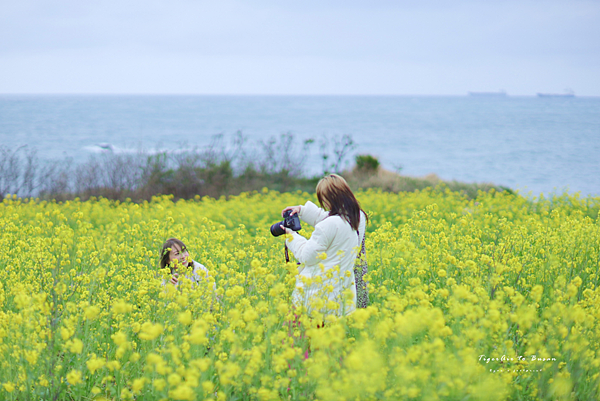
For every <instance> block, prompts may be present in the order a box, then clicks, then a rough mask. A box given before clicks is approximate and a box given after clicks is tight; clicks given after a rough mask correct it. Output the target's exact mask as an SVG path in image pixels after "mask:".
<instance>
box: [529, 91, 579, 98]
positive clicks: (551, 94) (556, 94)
mask: <svg viewBox="0 0 600 401" xmlns="http://www.w3.org/2000/svg"><path fill="white" fill-rule="evenodd" d="M537 95H538V97H575V92H573V90H572V89H566V90H565V93H539V92H538V94H537Z"/></svg>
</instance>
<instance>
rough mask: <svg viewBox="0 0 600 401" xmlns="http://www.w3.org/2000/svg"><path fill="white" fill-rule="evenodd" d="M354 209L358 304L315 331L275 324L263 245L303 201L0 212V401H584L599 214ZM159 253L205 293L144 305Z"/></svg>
mask: <svg viewBox="0 0 600 401" xmlns="http://www.w3.org/2000/svg"><path fill="white" fill-rule="evenodd" d="M357 198H358V199H359V201H360V202H361V203H362V206H363V208H364V209H365V210H366V211H367V212H368V213H369V215H370V219H371V222H370V224H369V226H368V233H367V242H366V245H367V257H368V263H369V274H368V277H367V279H368V282H369V291H370V299H371V304H370V306H369V307H368V308H366V309H359V310H357V311H356V312H355V313H353V314H352V315H350V316H348V317H345V318H325V321H324V326H322V323H323V320H320V319H318V318H313V319H310V318H308V317H307V316H306V315H305V314H304V313H303V312H302V311H301V310H294V309H292V307H291V304H290V295H291V292H292V290H293V286H294V283H295V279H294V275H295V271H296V269H297V267H296V265H295V263H288V264H286V263H285V260H284V256H283V238H282V237H279V238H274V237H272V236H271V235H270V233H269V227H270V225H271V224H272V223H274V222H276V221H278V220H281V218H280V215H279V213H280V211H281V209H282V208H283V207H285V206H288V205H296V204H304V203H305V201H306V200H313V201H316V199H314V196H313V195H309V194H302V193H277V192H270V191H267V190H266V189H265V190H263V191H262V193H260V192H259V193H256V192H255V193H244V194H241V195H239V196H236V197H231V198H230V199H228V200H225V199H224V198H223V199H220V200H215V199H210V198H204V199H196V200H191V201H178V202H173V201H172V200H171V198H169V197H161V198H155V199H154V200H153V201H152V202H147V203H142V204H135V203H130V202H126V203H118V202H111V201H107V200H103V199H100V200H90V201H86V202H79V201H70V202H64V203H56V202H45V201H37V200H32V199H17V198H16V197H7V198H6V199H4V201H3V202H2V203H1V204H0V230H1V237H0V249H2V251H1V252H0V305H1V307H2V308H1V311H0V361H1V362H0V363H1V364H2V366H1V369H0V399H3V400H92V399H95V400H118V399H125V400H127V399H137V400H202V399H215V400H249V399H258V400H277V399H284V400H288V399H292V400H297V399H298V400H301V399H307V400H373V399H411V400H412V399H414V400H467V399H469V400H534V399H548V400H557V399H565V400H591V399H598V398H599V397H600V325H599V324H598V322H599V319H600V292H599V289H598V283H599V276H598V274H599V272H598V268H599V260H600V221H599V219H598V209H599V205H600V199H598V198H595V199H594V198H586V199H580V198H579V197H578V196H576V195H575V196H569V195H562V196H554V197H553V198H550V199H544V198H538V199H534V200H528V199H526V198H524V197H522V196H519V195H510V194H505V193H496V192H493V191H492V192H489V193H480V194H479V196H478V197H477V199H475V200H467V199H466V198H464V197H462V196H461V195H459V194H458V193H453V192H450V191H449V190H445V191H444V190H427V191H423V192H416V193H401V194H390V193H383V192H378V191H365V192H358V193H357ZM301 232H302V233H303V234H304V235H307V236H308V235H310V232H311V228H309V227H304V228H303V230H302V231H301ZM172 236H174V237H178V238H180V239H181V240H183V241H184V243H186V245H187V246H188V249H189V250H190V252H191V255H192V257H193V259H194V260H197V261H199V262H200V263H202V264H204V265H205V266H206V267H207V268H208V269H209V270H210V277H209V281H208V282H206V283H204V284H205V285H197V286H195V287H194V288H192V286H191V284H190V282H188V281H186V280H185V279H182V280H181V283H180V285H179V286H178V287H174V286H172V285H166V286H165V285H162V282H163V279H164V278H165V273H164V272H160V271H159V269H158V268H157V264H158V258H159V252H160V247H161V245H162V243H163V242H164V241H165V240H166V239H167V238H169V237H172ZM213 282H214V285H215V286H216V294H215V290H214V287H213ZM307 354H308V357H305V356H306V355H307Z"/></svg>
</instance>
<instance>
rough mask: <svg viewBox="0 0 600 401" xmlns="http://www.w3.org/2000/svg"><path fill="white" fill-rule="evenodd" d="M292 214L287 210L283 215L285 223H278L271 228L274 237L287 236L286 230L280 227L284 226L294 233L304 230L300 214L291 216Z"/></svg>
mask: <svg viewBox="0 0 600 401" xmlns="http://www.w3.org/2000/svg"><path fill="white" fill-rule="evenodd" d="M291 213H292V211H291V210H286V211H285V213H284V214H283V221H280V222H277V223H275V224H273V225H272V226H271V234H272V235H273V237H279V236H280V235H283V234H285V230H284V229H283V228H281V227H280V226H284V227H285V228H289V229H290V230H293V231H300V230H301V229H302V226H300V218H299V217H298V214H297V213H296V214H295V215H293V216H290V214H291Z"/></svg>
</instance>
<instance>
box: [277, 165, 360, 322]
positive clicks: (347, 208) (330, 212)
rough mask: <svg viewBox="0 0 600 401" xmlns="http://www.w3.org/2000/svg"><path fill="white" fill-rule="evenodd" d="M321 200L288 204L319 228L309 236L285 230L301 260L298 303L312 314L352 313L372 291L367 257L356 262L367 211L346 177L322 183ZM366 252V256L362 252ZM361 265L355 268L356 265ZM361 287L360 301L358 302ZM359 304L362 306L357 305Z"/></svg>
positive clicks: (331, 177) (329, 178)
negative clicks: (368, 285)
mask: <svg viewBox="0 0 600 401" xmlns="http://www.w3.org/2000/svg"><path fill="white" fill-rule="evenodd" d="M317 199H318V200H319V204H320V205H321V208H319V207H317V205H315V204H314V203H312V202H311V201H308V202H306V204H305V205H301V206H288V207H286V208H285V209H283V211H282V212H281V214H282V215H283V214H284V213H285V212H286V211H287V210H290V211H291V214H292V215H294V214H298V217H299V218H300V219H301V220H302V221H304V222H305V223H308V224H310V225H312V226H314V227H315V231H314V232H313V234H312V236H311V237H310V239H308V240H307V239H306V238H304V237H303V236H301V235H299V234H298V233H296V232H294V231H292V230H290V229H287V228H284V227H283V226H281V227H282V228H284V229H285V230H286V232H287V233H288V234H289V235H288V239H286V245H287V246H288V248H289V249H290V251H292V253H293V254H294V256H295V258H296V259H297V260H298V261H299V262H301V263H302V264H301V265H300V266H299V267H298V275H297V276H296V288H295V289H294V292H293V294H292V300H293V302H294V305H296V306H300V305H303V306H305V307H306V309H307V311H308V313H309V314H311V312H319V313H323V314H324V315H328V314H335V315H338V316H343V315H348V314H350V313H352V312H353V311H354V310H355V308H356V307H357V305H358V306H361V307H366V304H367V302H368V293H367V288H366V285H365V284H364V283H363V282H362V276H363V274H364V273H366V264H365V263H364V261H363V262H362V263H361V260H360V259H359V260H357V252H360V245H361V244H363V248H362V252H361V253H364V242H363V241H364V237H365V227H366V223H367V221H368V218H367V215H366V213H365V212H364V211H363V210H362V209H361V207H360V204H359V203H358V201H357V200H356V198H355V197H354V194H353V193H352V190H351V189H350V187H349V186H348V184H347V183H346V180H344V179H343V178H342V177H340V176H339V175H337V174H331V175H328V176H326V177H324V178H323V179H321V180H320V181H319V183H318V184H317ZM361 256H362V255H361ZM355 263H356V264H357V265H358V266H360V269H359V270H357V271H356V276H358V280H356V276H355V270H354V266H355ZM357 288H358V300H357ZM357 302H358V304H357Z"/></svg>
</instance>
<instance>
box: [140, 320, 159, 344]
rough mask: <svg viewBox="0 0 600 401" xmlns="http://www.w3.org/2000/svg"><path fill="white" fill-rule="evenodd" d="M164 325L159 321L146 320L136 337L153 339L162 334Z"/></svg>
mask: <svg viewBox="0 0 600 401" xmlns="http://www.w3.org/2000/svg"><path fill="white" fill-rule="evenodd" d="M163 330H164V327H163V325H162V324H160V323H156V324H153V323H151V322H146V323H144V324H142V327H141V330H140V333H139V334H138V337H139V338H140V339H142V340H155V339H156V338H158V336H160V335H161V334H162V332H163Z"/></svg>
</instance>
